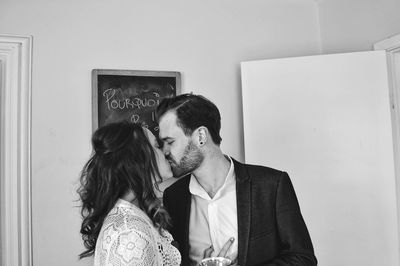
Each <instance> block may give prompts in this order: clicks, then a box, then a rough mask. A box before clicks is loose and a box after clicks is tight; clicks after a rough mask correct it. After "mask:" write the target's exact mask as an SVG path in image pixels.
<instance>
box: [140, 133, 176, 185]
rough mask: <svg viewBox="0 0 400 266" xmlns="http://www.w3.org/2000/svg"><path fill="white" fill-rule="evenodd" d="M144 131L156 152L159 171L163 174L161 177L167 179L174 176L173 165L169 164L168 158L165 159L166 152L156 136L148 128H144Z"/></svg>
mask: <svg viewBox="0 0 400 266" xmlns="http://www.w3.org/2000/svg"><path fill="white" fill-rule="evenodd" d="M144 131H145V133H146V135H147V138H148V139H149V141H150V144H151V146H152V147H153V149H154V153H155V154H156V159H157V166H158V171H159V172H160V175H161V176H160V177H161V179H162V180H166V179H168V178H170V177H172V176H173V174H172V170H171V166H170V165H169V163H168V161H167V159H165V156H164V153H163V152H162V150H161V149H160V147H159V145H158V142H157V139H156V137H155V136H154V135H153V133H152V132H151V131H150V130H148V129H147V128H144Z"/></svg>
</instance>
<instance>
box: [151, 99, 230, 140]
mask: <svg viewBox="0 0 400 266" xmlns="http://www.w3.org/2000/svg"><path fill="white" fill-rule="evenodd" d="M168 111H175V112H176V116H177V124H178V126H180V127H181V128H182V130H183V132H184V133H185V135H186V136H189V135H191V134H192V133H193V131H194V130H195V129H197V128H199V127H201V126H204V127H206V128H207V129H208V131H209V132H210V135H211V138H212V140H213V141H214V143H215V144H217V145H219V144H221V140H222V139H221V136H220V135H219V131H220V130H221V115H220V113H219V110H218V108H217V106H216V105H215V104H214V103H212V102H211V101H210V100H208V99H207V98H205V97H204V96H201V95H195V94H192V93H187V94H181V95H178V96H176V97H172V98H165V99H164V100H162V101H161V103H160V105H159V106H158V107H157V119H158V121H159V119H160V118H161V117H162V116H163V115H164V114H165V113H167V112H168Z"/></svg>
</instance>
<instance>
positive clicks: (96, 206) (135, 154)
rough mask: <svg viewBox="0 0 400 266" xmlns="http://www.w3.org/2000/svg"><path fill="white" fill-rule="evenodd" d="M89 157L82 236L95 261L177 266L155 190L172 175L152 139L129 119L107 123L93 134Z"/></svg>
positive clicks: (85, 254) (84, 173) (83, 191)
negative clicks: (90, 155) (91, 151)
mask: <svg viewBox="0 0 400 266" xmlns="http://www.w3.org/2000/svg"><path fill="white" fill-rule="evenodd" d="M92 146H93V155H92V157H91V158H90V160H89V161H88V162H87V163H86V165H85V167H84V168H83V171H82V174H81V177H80V181H81V187H80V188H79V189H78V193H79V196H80V199H81V201H82V210H81V214H82V217H83V222H82V226H81V234H82V239H83V242H84V245H85V247H86V251H84V252H83V253H81V254H80V258H84V257H89V256H92V255H93V254H94V265H96V266H97V265H99V266H100V265H157V266H161V265H179V264H180V262H181V256H180V253H179V251H178V250H177V249H176V248H175V247H174V246H173V245H172V244H171V242H172V241H173V239H172V236H171V235H170V233H169V232H168V231H167V227H168V226H169V223H170V217H169V215H168V213H167V212H166V211H165V210H164V208H163V207H162V206H161V203H160V201H159V200H158V199H157V196H156V194H155V191H154V187H157V183H158V182H161V181H162V180H164V179H167V178H170V177H172V172H171V168H170V166H169V163H168V162H167V161H166V159H165V157H164V154H163V153H162V151H161V150H160V148H159V146H158V143H157V141H156V138H155V137H154V135H153V134H152V133H151V132H150V131H149V130H148V129H146V128H143V127H141V126H139V125H137V124H133V123H126V122H120V123H112V124H108V125H106V126H104V127H101V128H99V129H97V130H96V132H94V134H93V136H92Z"/></svg>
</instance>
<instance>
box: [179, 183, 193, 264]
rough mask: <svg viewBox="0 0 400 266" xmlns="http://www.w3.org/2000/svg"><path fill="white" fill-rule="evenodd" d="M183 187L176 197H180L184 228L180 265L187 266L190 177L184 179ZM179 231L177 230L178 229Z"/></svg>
mask: <svg viewBox="0 0 400 266" xmlns="http://www.w3.org/2000/svg"><path fill="white" fill-rule="evenodd" d="M184 178H186V180H185V185H184V186H183V187H182V188H183V191H182V193H178V195H182V198H181V199H179V201H180V202H181V203H182V205H181V206H182V212H181V213H182V217H181V219H182V220H183V221H184V224H183V225H184V227H183V228H182V233H183V235H182V239H183V241H182V248H181V251H182V265H189V219H190V205H191V202H192V201H191V194H190V191H189V181H190V175H188V176H186V177H184ZM178 230H179V229H178Z"/></svg>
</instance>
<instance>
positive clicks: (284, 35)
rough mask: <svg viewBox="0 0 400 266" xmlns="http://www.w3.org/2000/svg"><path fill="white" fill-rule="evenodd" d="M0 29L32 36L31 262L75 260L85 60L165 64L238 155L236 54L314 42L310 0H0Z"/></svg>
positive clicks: (278, 53)
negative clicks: (201, 100)
mask: <svg viewBox="0 0 400 266" xmlns="http://www.w3.org/2000/svg"><path fill="white" fill-rule="evenodd" d="M0 33H2V34H7V33H8V34H22V35H33V37H34V41H33V46H34V48H33V88H32V90H33V103H32V106H33V110H32V115H33V118H32V119H33V121H32V127H33V128H32V130H33V139H32V145H33V147H32V148H33V154H32V160H33V162H32V167H33V169H32V178H33V180H32V186H33V187H32V189H33V206H32V207H33V256H34V257H33V258H34V265H38V266H41V265H60V266H64V265H65V266H67V265H68V266H70V265H90V260H83V261H80V262H78V260H77V255H78V253H79V252H81V251H82V250H83V247H82V242H81V240H80V235H79V233H78V231H79V225H80V217H79V214H78V211H79V209H78V208H75V207H74V206H78V202H74V200H76V199H77V197H76V194H75V189H76V182H77V179H78V176H79V171H80V170H81V167H82V166H83V164H84V162H85V161H86V160H87V159H88V156H89V153H90V143H89V138H90V134H91V81H90V71H91V69H93V68H111V69H132V70H136V69H138V70H140V69H144V70H174V71H180V72H181V73H182V86H183V88H184V89H183V91H184V92H188V91H194V92H195V93H200V94H204V95H206V96H208V97H209V98H210V99H211V100H213V101H214V102H215V103H216V104H217V105H218V106H219V107H220V110H221V113H222V119H223V121H222V137H223V149H224V150H225V151H226V152H227V153H228V154H231V155H233V156H234V157H236V158H238V159H239V160H242V159H243V132H242V108H241V91H240V72H239V71H240V70H239V62H241V61H247V60H254V59H266V58H272V57H274V58H276V57H286V56H298V55H311V54H317V53H319V51H320V47H319V37H318V34H319V31H318V23H317V10H316V5H315V2H314V1H310V0H302V1H299V0H270V1H264V0H255V1H251V2H248V1H232V0H220V1H212V0H204V1H196V2H195V1H190V2H189V1H179V0H169V1H163V0H155V1H139V0H117V1H107V0H87V1H81V0H79V1H78V0H71V1H61V0H47V1H46V0H36V1H29V0H20V1H13V0H2V1H1V2H0Z"/></svg>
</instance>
